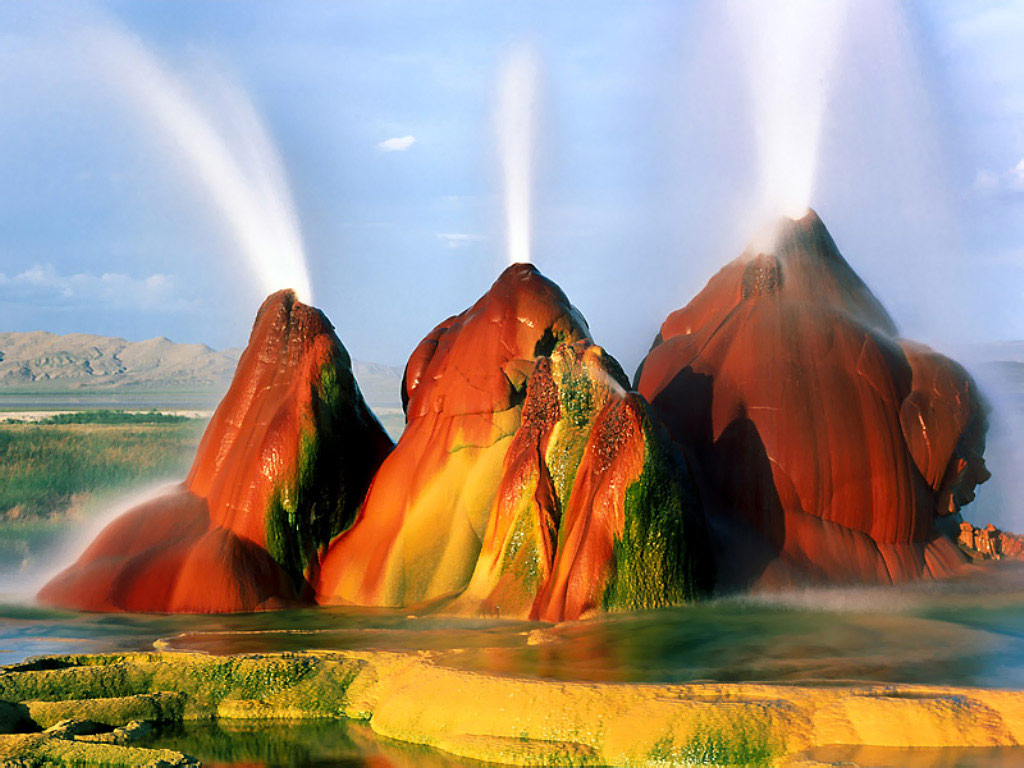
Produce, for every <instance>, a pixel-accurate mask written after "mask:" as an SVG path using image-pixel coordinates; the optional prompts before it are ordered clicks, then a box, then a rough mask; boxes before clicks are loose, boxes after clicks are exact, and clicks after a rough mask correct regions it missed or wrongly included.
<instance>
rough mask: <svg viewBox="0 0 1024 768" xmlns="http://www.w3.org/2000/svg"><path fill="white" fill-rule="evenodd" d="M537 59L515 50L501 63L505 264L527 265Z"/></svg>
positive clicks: (499, 125) (523, 49) (526, 48)
mask: <svg viewBox="0 0 1024 768" xmlns="http://www.w3.org/2000/svg"><path fill="white" fill-rule="evenodd" d="M538 70H539V67H538V64H537V55H536V53H535V52H534V50H533V49H532V48H531V47H529V46H520V47H519V48H516V49H515V50H514V51H513V52H512V54H511V55H510V56H509V58H508V60H507V61H506V63H505V67H504V70H503V72H502V77H501V101H500V104H499V107H498V115H497V129H498V144H499V146H500V151H501V171H502V183H503V188H504V204H505V238H506V250H507V257H508V262H509V264H515V263H517V262H522V263H529V262H530V206H531V193H532V191H533V190H532V187H533V162H534V151H535V148H534V144H535V139H536V131H537V92H538V87H537V86H538Z"/></svg>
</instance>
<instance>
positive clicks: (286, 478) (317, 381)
mask: <svg viewBox="0 0 1024 768" xmlns="http://www.w3.org/2000/svg"><path fill="white" fill-rule="evenodd" d="M390 448H391V441H390V440H389V439H388V437H387V435H386V433H385V432H384V430H383V428H382V427H381V426H380V424H379V422H378V421H377V420H376V418H375V417H374V416H373V414H372V413H371V411H370V410H369V408H368V407H367V406H366V403H365V402H364V401H363V398H362V395H361V394H360V392H359V388H358V386H357V384H356V382H355V379H354V377H353V375H352V368H351V361H350V359H349V356H348V353H347V352H346V351H345V348H344V347H343V346H342V345H341V342H340V341H339V340H338V338H337V336H336V335H335V334H334V330H333V328H332V326H331V324H330V322H329V321H328V320H327V318H326V317H324V315H323V313H322V312H320V311H319V310H317V309H314V308H312V307H309V306H306V305H304V304H302V303H301V302H299V301H297V300H296V298H295V295H294V294H293V293H292V292H291V291H280V292H278V293H275V294H273V295H271V296H270V297H269V298H268V299H267V300H266V301H265V302H264V303H263V306H262V307H261V308H260V310H259V313H258V314H257V316H256V322H255V324H254V326H253V330H252V334H251V336H250V338H249V344H248V346H247V347H246V349H245V351H244V352H243V353H242V356H241V358H240V360H239V362H238V368H237V370H236V372H235V376H234V379H233V380H232V382H231V386H230V388H229V389H228V392H227V394H226V395H225V396H224V399H223V400H222V401H221V403H220V405H219V406H218V407H217V410H216V412H215V413H214V415H213V418H212V419H211V421H210V424H209V426H208V427H207V429H206V432H205V434H204V435H203V438H202V441H201V443H200V445H199V449H198V451H197V453H196V458H195V461H194V463H193V465H192V469H191V471H190V472H189V475H188V479H187V480H186V481H185V482H184V483H183V484H182V485H181V486H179V487H178V488H177V489H176V490H175V491H173V492H171V493H169V494H167V495H165V496H162V497H160V498H157V499H154V500H152V501H149V502H146V503H144V504H142V505H140V506H138V507H136V508H134V509H132V510H130V511H129V512H127V513H126V514H125V515H123V516H122V517H120V518H118V519H117V520H115V521H114V522H113V523H111V524H110V525H109V526H108V527H107V528H106V529H104V531H103V532H102V533H101V534H100V535H99V536H98V537H97V539H96V541H94V542H93V543H92V544H91V545H90V547H89V548H88V549H87V550H86V551H85V553H84V554H83V555H82V556H81V558H80V559H79V560H78V561H77V562H76V563H75V564H74V565H72V566H71V567H70V568H68V569H67V570H65V571H64V572H63V573H61V574H60V575H58V576H57V577H56V578H55V579H53V580H52V581H51V582H50V583H49V584H47V585H46V586H45V587H44V588H43V590H42V591H41V592H40V594H39V599H40V600H41V601H43V602H45V603H49V604H53V605H60V606H65V607H71V608H78V609H86V610H126V611H161V612H222V611H248V610H254V609H257V608H264V607H271V606H275V605H280V604H283V603H287V602H293V601H296V600H311V599H312V589H311V587H310V585H309V581H310V580H312V579H315V575H316V574H315V569H316V566H317V564H318V557H319V553H320V551H321V550H322V549H324V548H326V546H327V543H328V542H329V541H330V539H331V538H332V537H333V536H334V535H335V534H337V533H338V532H339V531H341V530H343V529H344V528H345V527H346V526H347V525H348V524H349V523H351V521H352V518H353V517H354V516H355V512H356V509H357V508H358V505H359V503H360V502H361V500H362V498H363V494H364V492H365V490H366V488H367V486H368V485H369V482H370V478H371V477H372V475H373V472H374V471H375V470H376V468H377V466H378V465H379V464H380V462H381V461H382V460H383V458H384V457H385V456H386V455H387V453H388V452H389V450H390Z"/></svg>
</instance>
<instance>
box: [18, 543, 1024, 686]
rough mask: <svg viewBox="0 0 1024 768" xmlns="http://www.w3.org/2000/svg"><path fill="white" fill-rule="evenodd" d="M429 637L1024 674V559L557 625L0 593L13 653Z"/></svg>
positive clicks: (971, 675)
mask: <svg viewBox="0 0 1024 768" xmlns="http://www.w3.org/2000/svg"><path fill="white" fill-rule="evenodd" d="M157 639H162V640H161V647H170V648H177V649H190V650H199V651H204V652H208V653H216V654H228V653H252V652H271V651H283V650H303V649H357V650H432V651H437V652H438V654H439V661H440V662H441V663H443V664H447V665H451V666H455V667H459V668H465V669H474V670H482V671H487V672H492V673H497V674H510V675H526V676H533V677H538V678H546V679H559V680H565V679H574V680H589V681H610V682H687V681H720V682H740V681H765V682H783V683H825V684H835V685H842V684H846V683H849V682H905V683H933V684H947V685H979V686H988V687H1011V688H1024V567H1022V566H1020V565H1018V564H1005V563H1003V564H996V565H994V566H991V567H986V568H980V569H975V570H974V571H973V572H972V573H971V574H970V575H969V576H967V577H965V578H963V579H959V580H956V581H950V582H944V583H930V584H916V585H908V586H904V587H896V588H892V587H889V588H880V587H879V588H856V589H853V588H851V589H814V590H806V591H800V592H787V593H782V594H775V595H758V596H751V597H744V598H731V599H723V600H717V601H713V602H710V603H706V604H703V605H697V606H691V607H687V608H681V609H675V610H665V611H657V612H650V613H643V614H635V615H629V614H616V615H611V616H605V617H602V618H600V619H595V620H590V621H581V622H570V623H565V624H559V625H548V624H537V623H529V622H509V621H501V622H499V621H492V620H484V619H462V618H453V617H445V616H438V615H423V616H419V617H410V616H408V615H406V613H405V612H394V611H383V610H365V609H350V608H349V609H346V608H324V609H307V610H299V611H282V612H277V613H262V614H250V615H241V616H238V615H236V616H137V615H128V614H110V615H101V614H78V613H70V612H61V611H50V610H43V609H39V608H34V607H24V606H21V607H18V606H13V607H7V608H0V664H2V663H12V662H14V661H18V660H21V659H23V658H25V657H27V656H31V655H36V654H40V653H68V652H77V651H115V650H145V649H149V648H151V647H152V645H153V642H154V641H155V640H157Z"/></svg>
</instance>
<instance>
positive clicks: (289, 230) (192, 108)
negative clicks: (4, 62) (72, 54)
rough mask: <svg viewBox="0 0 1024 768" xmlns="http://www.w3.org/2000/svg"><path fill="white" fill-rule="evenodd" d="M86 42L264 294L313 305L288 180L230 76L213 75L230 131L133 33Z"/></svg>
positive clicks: (101, 32)
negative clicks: (169, 150) (179, 163)
mask: <svg viewBox="0 0 1024 768" xmlns="http://www.w3.org/2000/svg"><path fill="white" fill-rule="evenodd" d="M82 41H83V43H84V47H85V51H86V53H87V55H89V56H90V57H91V58H92V59H93V60H95V61H97V62H99V63H101V64H102V65H104V68H105V71H106V72H109V75H110V81H111V83H112V84H113V85H114V87H116V88H117V90H118V92H119V93H120V94H121V95H123V97H125V98H126V99H127V101H128V103H129V105H130V106H131V108H132V110H133V111H134V112H136V113H137V114H138V115H140V116H141V117H143V118H144V119H146V120H148V121H149V122H150V123H151V124H152V126H153V127H154V128H155V129H156V130H157V131H158V132H160V133H161V134H162V135H163V136H164V137H165V138H166V139H167V140H168V142H169V143H170V145H171V146H172V147H173V149H174V150H176V151H177V153H178V154H179V156H180V157H181V159H182V160H184V162H185V165H186V167H187V168H188V169H189V170H190V171H191V172H192V173H193V174H194V176H195V178H196V179H197V180H198V182H199V186H200V188H201V189H202V190H203V192H205V194H206V195H207V196H208V197H209V200H210V202H211V203H212V204H213V206H214V208H215V209H217V210H218V211H219V212H220V214H221V216H222V217H223V221H224V224H225V225H226V228H227V230H228V231H229V233H230V235H231V237H232V239H233V240H234V241H235V245H236V246H237V248H238V249H239V251H241V253H242V255H243V256H244V257H245V259H246V260H247V261H248V262H249V265H250V266H251V267H252V269H253V270H254V271H255V272H256V274H257V276H258V278H259V280H260V283H261V286H262V288H263V289H264V290H265V291H266V292H267V293H271V292H273V291H277V290H280V289H282V288H291V289H292V290H294V291H295V292H296V294H297V296H298V298H299V299H300V300H301V301H304V302H307V303H308V302H310V301H312V294H313V291H312V286H311V283H310V279H309V274H308V272H307V269H306V259H305V254H304V249H303V244H302V237H301V235H300V233H299V224H298V217H297V216H296V213H295V208H294V204H293V202H292V198H291V192H290V190H289V187H288V181H287V177H286V175H285V172H284V168H283V165H282V163H281V159H280V157H279V156H278V154H277V152H276V150H275V148H274V145H273V142H272V141H271V139H270V136H269V135H268V134H267V131H266V129H265V127H264V126H263V123H262V121H261V120H260V118H259V115H258V114H257V112H256V110H255V108H254V107H253V105H252V102H251V101H250V100H249V99H248V97H247V96H246V94H245V92H244V91H243V90H242V89H241V88H240V87H238V86H237V85H234V84H232V83H231V82H229V81H228V80H227V79H226V78H225V77H224V76H223V75H215V76H213V77H211V76H210V75H209V74H207V76H206V81H207V82H212V83H214V84H215V85H216V90H217V92H218V93H217V101H218V102H219V104H220V106H221V108H222V109H223V110H224V111H225V112H226V113H227V114H228V115H229V116H230V125H229V124H228V123H227V122H226V121H224V120H220V121H218V120H217V119H216V118H215V116H214V113H213V112H212V111H211V110H210V109H207V108H205V107H204V106H203V105H202V104H201V103H200V101H199V100H198V99H197V98H196V97H195V95H194V93H193V92H192V91H191V90H190V89H189V87H188V86H187V84H186V83H185V82H184V81H183V80H182V79H181V78H179V77H177V76H175V75H174V74H173V73H172V72H171V71H170V70H169V69H168V68H167V67H166V66H164V65H163V64H162V63H161V62H160V61H159V59H157V58H156V57H155V56H154V55H153V54H152V53H151V52H150V51H149V50H148V49H147V48H146V46H145V45H144V44H143V43H142V41H141V40H139V39H138V38H136V37H135V36H134V35H132V34H131V33H129V32H127V31H126V30H123V29H120V28H118V27H116V26H114V25H113V24H104V25H95V26H90V27H88V28H87V29H85V30H84V31H83V33H82ZM207 69H208V67H207Z"/></svg>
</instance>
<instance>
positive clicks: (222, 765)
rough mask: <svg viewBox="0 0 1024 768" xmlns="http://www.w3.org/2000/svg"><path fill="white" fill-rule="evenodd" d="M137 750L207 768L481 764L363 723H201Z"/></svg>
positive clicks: (458, 767)
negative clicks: (176, 755)
mask: <svg viewBox="0 0 1024 768" xmlns="http://www.w3.org/2000/svg"><path fill="white" fill-rule="evenodd" d="M140 746H147V747H154V748H161V749H173V750H176V751H178V752H183V753H184V754H186V755H191V756H192V757H195V758H198V759H199V761H200V762H201V763H202V764H203V765H204V766H205V767H206V768H241V767H242V766H246V767H247V768H328V766H337V767H338V768H340V767H341V766H345V767H346V768H348V767H350V766H351V768H357V767H359V768H362V767H363V766H365V767H366V768H371V766H372V768H465V766H470V765H476V766H479V765H481V764H480V763H477V762H475V761H466V760H460V759H459V758H457V757H454V756H452V755H447V754H445V753H443V752H437V751H435V750H431V749H427V748H425V747H418V746H415V745H412V744H403V743H401V742H396V741H391V740H389V739H383V738H380V737H378V736H376V735H375V734H374V733H373V732H372V731H371V730H370V729H369V728H368V727H367V726H366V725H363V724H361V723H353V722H345V721H335V722H329V723H317V722H301V723H300V722H295V723H291V722H279V723H265V722H264V723H245V722H234V723H232V722H223V721H222V722H205V723H193V724H189V725H187V726H185V727H178V728H168V729H164V730H163V731H162V732H160V733H159V734H157V735H156V736H155V737H154V738H153V739H151V740H149V741H148V742H147V743H146V744H144V745H140Z"/></svg>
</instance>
